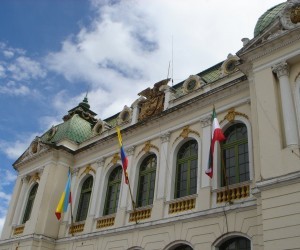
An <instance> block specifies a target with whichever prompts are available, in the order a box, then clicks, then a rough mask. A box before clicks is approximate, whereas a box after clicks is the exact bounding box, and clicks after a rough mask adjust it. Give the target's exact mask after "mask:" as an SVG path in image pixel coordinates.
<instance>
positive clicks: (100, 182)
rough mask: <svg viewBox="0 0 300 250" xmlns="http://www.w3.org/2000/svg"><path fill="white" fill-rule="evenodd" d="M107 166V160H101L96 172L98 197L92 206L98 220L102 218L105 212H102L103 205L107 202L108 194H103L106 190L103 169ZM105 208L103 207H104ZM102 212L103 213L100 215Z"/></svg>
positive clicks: (98, 162)
mask: <svg viewBox="0 0 300 250" xmlns="http://www.w3.org/2000/svg"><path fill="white" fill-rule="evenodd" d="M104 165H105V158H101V159H100V160H98V161H97V166H98V168H97V170H96V178H95V190H93V191H94V192H95V193H96V195H95V196H96V197H95V198H94V200H95V202H94V203H93V205H92V213H93V214H95V217H96V218H99V217H101V216H102V213H103V210H101V205H102V204H103V203H104V202H105V201H104V200H105V195H106V193H105V192H103V190H104V189H105V187H104V183H105V181H104V176H103V169H104ZM102 207H103V206H102ZM100 210H101V213H100Z"/></svg>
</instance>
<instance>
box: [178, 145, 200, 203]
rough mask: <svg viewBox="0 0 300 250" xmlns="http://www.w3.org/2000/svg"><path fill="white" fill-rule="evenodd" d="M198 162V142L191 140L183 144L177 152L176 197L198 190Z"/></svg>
mask: <svg viewBox="0 0 300 250" xmlns="http://www.w3.org/2000/svg"><path fill="white" fill-rule="evenodd" d="M197 162H198V143H197V141H196V140H190V141H188V142H186V143H184V144H183V145H182V146H181V148H180V149H179V151H178V154H177V164H176V165H177V166H176V179H175V195H174V196H175V197H174V198H180V197H183V196H187V195H191V194H195V193H196V192H197Z"/></svg>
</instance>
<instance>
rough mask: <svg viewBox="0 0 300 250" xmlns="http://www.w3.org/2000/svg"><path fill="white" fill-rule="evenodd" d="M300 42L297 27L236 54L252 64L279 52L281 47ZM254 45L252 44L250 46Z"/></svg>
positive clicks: (299, 33)
mask: <svg viewBox="0 0 300 250" xmlns="http://www.w3.org/2000/svg"><path fill="white" fill-rule="evenodd" d="M299 40H300V32H299V27H296V28H294V29H293V30H289V31H284V32H282V33H280V34H278V35H277V36H274V37H273V38H271V39H269V40H266V41H265V42H264V43H262V44H260V45H258V46H257V47H254V48H251V47H250V48H248V49H247V50H245V51H241V52H240V53H239V52H238V53H237V54H238V56H239V57H241V58H242V59H243V58H244V57H246V60H247V61H249V62H253V61H255V60H257V59H259V58H262V57H264V56H266V55H269V54H271V53H273V52H274V51H276V50H279V49H281V48H283V47H286V46H288V45H290V44H292V43H295V42H297V41H299ZM253 45H255V43H253V44H252V46H253Z"/></svg>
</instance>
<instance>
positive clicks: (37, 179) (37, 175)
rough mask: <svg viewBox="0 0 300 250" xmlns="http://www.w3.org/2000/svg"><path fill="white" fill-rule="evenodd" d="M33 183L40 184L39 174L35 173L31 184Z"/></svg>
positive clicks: (30, 181) (31, 178)
mask: <svg viewBox="0 0 300 250" xmlns="http://www.w3.org/2000/svg"><path fill="white" fill-rule="evenodd" d="M32 182H37V183H39V182H40V175H39V173H38V172H35V173H34V174H33V175H32V176H31V177H30V180H29V184H30V183H32Z"/></svg>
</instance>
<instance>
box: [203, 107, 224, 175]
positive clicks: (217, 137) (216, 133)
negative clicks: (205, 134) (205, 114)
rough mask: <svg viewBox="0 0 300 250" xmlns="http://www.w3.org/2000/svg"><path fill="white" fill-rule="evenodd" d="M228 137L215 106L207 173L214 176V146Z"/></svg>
mask: <svg viewBox="0 0 300 250" xmlns="http://www.w3.org/2000/svg"><path fill="white" fill-rule="evenodd" d="M225 139H226V138H225V136H224V134H223V131H222V129H221V128H220V124H219V122H218V119H217V114H216V110H215V107H214V108H213V113H212V131H211V143H210V149H209V159H208V168H207V170H206V171H205V173H206V174H207V175H208V176H209V177H210V178H212V177H213V172H214V171H213V165H214V162H213V159H214V148H215V142H216V141H218V142H221V141H224V140H225Z"/></svg>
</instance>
